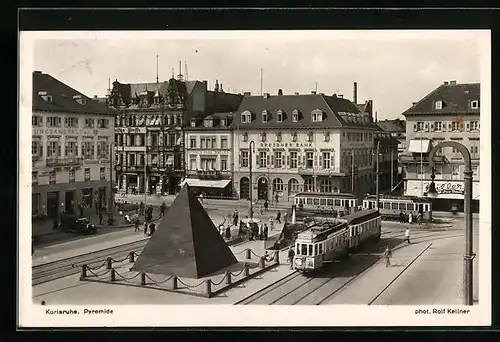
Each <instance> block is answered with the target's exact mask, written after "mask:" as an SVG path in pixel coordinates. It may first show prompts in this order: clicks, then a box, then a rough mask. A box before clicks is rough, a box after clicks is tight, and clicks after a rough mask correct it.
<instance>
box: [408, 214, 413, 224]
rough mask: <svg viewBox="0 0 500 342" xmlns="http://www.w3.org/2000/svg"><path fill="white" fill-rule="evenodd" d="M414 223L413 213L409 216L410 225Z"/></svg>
mask: <svg viewBox="0 0 500 342" xmlns="http://www.w3.org/2000/svg"><path fill="white" fill-rule="evenodd" d="M412 221H413V213H410V214H409V215H408V223H409V224H411V223H412Z"/></svg>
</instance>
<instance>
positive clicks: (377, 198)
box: [375, 140, 380, 211]
mask: <svg viewBox="0 0 500 342" xmlns="http://www.w3.org/2000/svg"><path fill="white" fill-rule="evenodd" d="M376 154H377V155H376V158H377V161H376V169H375V175H376V177H377V182H376V183H375V186H376V190H375V193H376V201H377V210H378V211H380V209H379V207H380V192H379V178H380V170H379V155H380V140H379V141H377V151H376Z"/></svg>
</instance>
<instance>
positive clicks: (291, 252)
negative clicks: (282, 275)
mask: <svg viewBox="0 0 500 342" xmlns="http://www.w3.org/2000/svg"><path fill="white" fill-rule="evenodd" d="M294 256H295V251H294V250H293V246H290V249H289V250H288V261H289V262H290V269H291V270H292V269H293V257H294Z"/></svg>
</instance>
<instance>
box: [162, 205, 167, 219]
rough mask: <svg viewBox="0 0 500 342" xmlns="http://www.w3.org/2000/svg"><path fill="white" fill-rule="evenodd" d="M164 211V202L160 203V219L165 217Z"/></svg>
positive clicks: (165, 207)
mask: <svg viewBox="0 0 500 342" xmlns="http://www.w3.org/2000/svg"><path fill="white" fill-rule="evenodd" d="M165 209H167V205H166V204H165V202H162V203H161V205H160V213H161V217H163V216H165Z"/></svg>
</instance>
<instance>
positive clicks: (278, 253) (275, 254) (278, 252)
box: [274, 251, 280, 264]
mask: <svg viewBox="0 0 500 342" xmlns="http://www.w3.org/2000/svg"><path fill="white" fill-rule="evenodd" d="M274 261H276V263H277V264H279V263H280V251H275V252H274Z"/></svg>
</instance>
